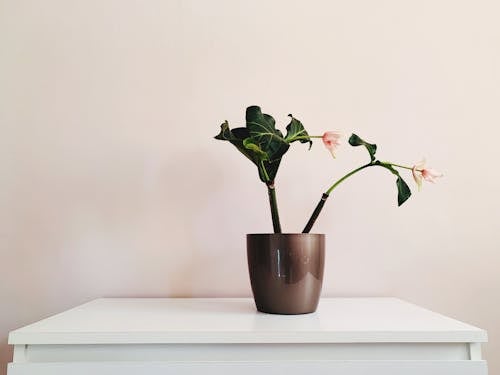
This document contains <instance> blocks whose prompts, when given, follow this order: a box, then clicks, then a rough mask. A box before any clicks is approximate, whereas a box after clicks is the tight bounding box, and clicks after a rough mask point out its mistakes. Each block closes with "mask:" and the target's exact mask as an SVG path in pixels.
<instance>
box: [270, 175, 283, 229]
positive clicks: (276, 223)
mask: <svg viewBox="0 0 500 375" xmlns="http://www.w3.org/2000/svg"><path fill="white" fill-rule="evenodd" d="M267 193H268V195H269V204H270V206H271V217H272V219H273V229H274V233H281V224H280V215H279V212H278V203H277V201H276V189H275V188H274V181H271V182H269V183H267Z"/></svg>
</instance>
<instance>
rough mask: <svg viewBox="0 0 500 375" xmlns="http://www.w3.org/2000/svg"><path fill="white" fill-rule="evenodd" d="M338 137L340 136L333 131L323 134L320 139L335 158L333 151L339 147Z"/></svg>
mask: <svg viewBox="0 0 500 375" xmlns="http://www.w3.org/2000/svg"><path fill="white" fill-rule="evenodd" d="M340 137H341V134H340V133H339V132H334V131H329V132H325V134H323V136H322V137H321V139H322V140H323V143H324V145H325V147H326V148H327V149H328V151H330V153H331V154H332V156H333V157H335V150H336V149H337V147H338V146H340V142H339V140H340Z"/></svg>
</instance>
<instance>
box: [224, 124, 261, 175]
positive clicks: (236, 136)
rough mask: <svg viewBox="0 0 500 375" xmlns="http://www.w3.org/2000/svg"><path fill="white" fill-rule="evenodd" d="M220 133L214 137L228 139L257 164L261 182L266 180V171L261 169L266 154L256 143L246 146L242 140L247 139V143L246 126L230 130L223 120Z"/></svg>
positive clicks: (247, 133) (247, 132) (248, 135)
mask: <svg viewBox="0 0 500 375" xmlns="http://www.w3.org/2000/svg"><path fill="white" fill-rule="evenodd" d="M220 128H221V130H220V133H219V134H217V135H216V136H215V139H220V140H223V141H229V142H230V143H231V144H233V145H234V146H235V147H236V148H237V149H238V150H239V151H240V152H241V153H242V154H243V155H245V156H246V157H247V158H248V159H249V160H250V161H251V162H252V163H254V164H255V165H256V166H257V169H258V171H259V177H260V179H261V181H262V182H267V177H266V175H268V174H267V172H264V171H263V168H264V165H265V164H263V162H262V161H263V160H265V159H268V157H267V155H264V153H263V151H262V150H261V149H260V148H258V145H254V146H255V147H254V146H249V147H246V146H245V145H244V142H245V141H247V144H249V141H248V140H249V137H250V133H249V131H248V129H246V128H235V129H233V130H231V129H230V128H229V124H228V122H227V121H225V122H224V123H223V124H222V125H221V126H220Z"/></svg>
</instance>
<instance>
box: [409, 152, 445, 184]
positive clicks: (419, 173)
mask: <svg viewBox="0 0 500 375" xmlns="http://www.w3.org/2000/svg"><path fill="white" fill-rule="evenodd" d="M411 173H412V174H413V179H414V180H415V182H416V183H417V186H418V190H420V189H421V188H422V179H424V180H425V181H428V182H432V183H434V182H436V178H438V177H443V174H442V173H440V172H438V171H436V170H435V169H432V168H425V159H423V160H422V161H420V162H418V163H417V164H415V165H414V166H413V168H412V169H411Z"/></svg>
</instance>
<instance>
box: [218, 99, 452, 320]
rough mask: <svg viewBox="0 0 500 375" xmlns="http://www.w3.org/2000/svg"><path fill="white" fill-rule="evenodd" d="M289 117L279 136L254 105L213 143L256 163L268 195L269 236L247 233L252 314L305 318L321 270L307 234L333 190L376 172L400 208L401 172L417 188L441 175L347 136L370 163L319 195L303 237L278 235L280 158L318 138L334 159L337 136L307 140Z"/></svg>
mask: <svg viewBox="0 0 500 375" xmlns="http://www.w3.org/2000/svg"><path fill="white" fill-rule="evenodd" d="M289 117H290V123H289V124H288V125H287V126H286V134H283V133H282V132H281V131H280V130H279V129H277V128H276V124H275V120H274V118H273V117H272V116H270V115H268V114H265V113H262V111H261V109H260V107H258V106H251V107H248V108H247V110H246V126H245V127H238V128H233V129H231V128H230V127H229V123H228V122H227V121H225V122H224V123H223V124H222V125H221V129H220V133H219V134H218V135H216V136H215V139H219V140H223V141H228V142H230V143H231V144H233V145H234V146H235V147H236V148H237V149H238V150H239V151H240V152H241V153H242V154H243V155H245V156H246V157H247V158H248V159H249V160H250V161H251V162H252V163H253V164H255V166H256V167H257V170H258V173H259V178H260V180H261V181H262V182H263V183H264V184H265V185H266V187H267V191H268V195H269V204H270V209H271V218H272V223H273V229H274V233H261V234H247V258H248V269H249V274H250V282H251V285H252V292H253V296H254V300H255V304H256V307H257V309H258V310H259V311H262V312H267V313H274V314H305V313H311V312H314V311H315V310H316V308H317V305H318V302H319V297H320V293H321V286H322V282H323V269H324V254H325V235H324V234H316V233H311V229H312V228H313V226H314V223H315V222H316V220H317V218H318V216H319V214H320V213H321V211H322V209H323V207H324V205H325V202H326V201H327V199H328V198H329V196H330V195H331V193H332V191H333V190H335V188H337V186H339V185H340V184H341V183H342V182H344V181H345V180H347V179H348V178H349V177H351V176H352V175H354V174H356V173H358V172H360V171H362V170H364V169H366V168H370V167H380V168H384V169H386V170H387V171H388V172H390V173H391V174H393V175H394V177H395V178H396V187H397V192H398V195H397V202H398V205H399V206H401V205H402V204H403V203H404V202H405V201H406V200H407V199H408V198H409V197H410V195H411V190H410V188H409V186H408V184H407V183H406V182H405V180H404V179H403V177H401V175H400V170H409V171H411V172H412V175H413V178H414V180H415V182H416V183H417V185H418V187H419V188H420V186H421V184H422V180H426V181H430V182H434V180H435V179H436V178H437V177H441V176H442V175H441V173H439V172H437V171H435V170H433V169H430V168H426V167H425V162H424V161H422V162H420V163H417V164H415V165H413V166H411V167H410V166H405V165H401V164H396V163H392V162H388V161H381V160H378V159H377V157H376V153H377V145H376V144H373V143H368V142H366V141H364V140H363V139H362V138H360V137H359V136H358V135H356V134H352V135H351V136H350V137H349V144H350V145H351V146H354V147H358V146H362V147H364V148H365V149H366V150H367V151H368V155H369V157H370V161H369V162H367V163H366V164H363V165H361V166H360V167H358V168H355V169H353V170H352V171H351V172H349V173H347V174H346V175H344V176H343V177H341V178H340V179H338V180H336V181H335V182H334V183H333V184H332V185H331V186H330V187H329V188H328V189H327V190H326V191H325V192H324V193H323V194H322V196H321V198H320V200H319V202H318V203H317V205H316V207H315V208H314V210H313V212H312V214H311V216H310V217H309V220H308V221H307V223H306V224H305V226H304V229H303V231H302V233H282V229H281V224H280V217H279V211H278V204H277V199H276V189H275V178H276V174H277V172H278V168H279V166H280V163H281V159H282V157H283V155H284V154H285V153H286V152H287V151H288V149H289V148H290V145H291V144H292V143H307V144H308V145H309V149H310V148H311V146H312V140H313V139H315V138H320V139H321V140H322V142H323V144H324V145H325V147H326V148H327V149H328V150H329V151H330V152H331V154H332V155H333V156H334V157H335V150H336V148H337V146H338V145H339V144H340V142H339V139H340V134H339V133H338V132H334V131H327V132H325V133H324V134H323V135H309V134H308V133H307V131H306V129H305V128H304V126H303V125H302V123H301V122H300V121H299V120H298V119H296V118H294V117H293V116H292V115H289Z"/></svg>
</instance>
